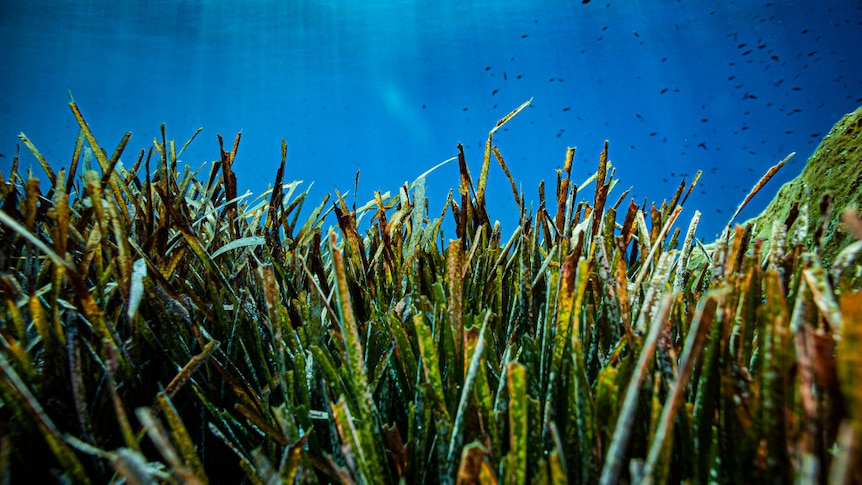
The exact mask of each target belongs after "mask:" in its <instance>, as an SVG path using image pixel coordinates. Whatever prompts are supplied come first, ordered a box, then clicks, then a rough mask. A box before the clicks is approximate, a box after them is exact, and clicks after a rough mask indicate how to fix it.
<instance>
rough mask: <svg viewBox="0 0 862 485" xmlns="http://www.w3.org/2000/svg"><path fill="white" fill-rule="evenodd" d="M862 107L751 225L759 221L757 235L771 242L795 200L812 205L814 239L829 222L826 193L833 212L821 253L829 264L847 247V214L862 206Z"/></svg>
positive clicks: (822, 144) (810, 226) (810, 239)
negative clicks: (843, 220)
mask: <svg viewBox="0 0 862 485" xmlns="http://www.w3.org/2000/svg"><path fill="white" fill-rule="evenodd" d="M860 188H862V107H859V108H857V109H856V110H855V111H853V112H852V113H848V114H846V115H844V117H843V118H841V121H839V122H838V123H837V124H836V125H835V126H834V127H832V130H831V131H830V132H829V134H828V135H826V136H825V137H824V138H823V140H822V141H821V142H820V145H819V146H818V147H817V150H815V151H814V154H813V155H812V156H811V157H810V158H809V159H808V163H807V164H806V165H805V168H804V169H803V170H802V173H801V174H799V176H797V177H796V178H795V179H793V180H791V181H789V182H787V183H785V184H784V185H783V186H782V187H781V189H780V190H779V191H778V194H776V196H775V198H774V199H772V202H770V203H769V206H767V207H766V209H765V210H764V211H763V212H761V213H760V215H758V216H757V217H755V218H753V219H750V220H749V221H747V222H746V224H752V223H756V224H757V226H756V229H755V231H756V232H755V234H754V236H755V237H756V238H760V239H763V240H764V242H765V243H768V240H769V237H770V232H771V230H772V222H773V221H784V220H786V219H787V216H788V214H789V213H790V210H791V208H792V206H793V204H794V202H798V203H799V207H800V209H801V208H802V206H803V205H805V204H807V205H808V231H807V234H808V240H807V241H806V242H807V244H808V245H809V247H813V245H814V243H815V241H813V235H814V233H815V231H816V230H817V227H818V225H820V224H821V221H822V220H823V215H822V214H821V210H820V201H821V198H822V197H823V195H824V194H827V193H828V194H830V195H831V196H832V197H833V210H832V212H831V214H830V215H829V221H828V224H827V225H826V227H825V230H824V232H823V237H822V246H821V247H820V255H821V256H822V258H823V262H824V264H826V265H827V266H828V265H829V264H830V263H831V262H832V260H833V259H834V258H835V256H836V255H837V254H838V252H839V251H841V249H843V248H844V247H846V246H847V244H849V243H850V242H852V238H851V237H850V235H849V234H848V233H847V232H846V231H845V230H844V229H843V228H842V227H841V225H840V217H841V212H842V211H844V209H845V208H846V207H848V206H852V207H856V208H857V209H858V208H859V207H862V190H860Z"/></svg>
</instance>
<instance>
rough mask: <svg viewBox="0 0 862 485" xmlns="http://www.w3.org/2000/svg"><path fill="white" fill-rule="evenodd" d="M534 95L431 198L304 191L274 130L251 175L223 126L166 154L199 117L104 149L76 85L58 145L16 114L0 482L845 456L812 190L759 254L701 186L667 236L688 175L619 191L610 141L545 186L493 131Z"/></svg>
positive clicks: (853, 377)
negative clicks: (71, 145)
mask: <svg viewBox="0 0 862 485" xmlns="http://www.w3.org/2000/svg"><path fill="white" fill-rule="evenodd" d="M529 103H530V102H529V101H527V102H526V103H524V104H522V105H521V106H519V107H518V108H516V109H515V110H513V111H512V112H511V113H509V114H508V115H507V116H506V117H504V118H503V119H501V120H500V121H499V122H498V123H497V124H496V125H495V126H494V127H493V128H492V129H491V130H490V132H489V134H488V139H487V143H486V148H485V154H484V159H483V163H482V166H481V169H480V171H479V178H478V179H476V180H475V183H474V179H473V178H472V177H471V175H470V172H469V170H468V164H467V160H466V157H465V155H464V152H463V149H462V148H461V147H460V145H459V147H458V154H457V156H456V157H453V158H452V159H450V160H447V161H446V162H444V163H448V162H450V161H454V160H457V161H458V164H459V173H460V177H459V180H458V181H454V182H457V189H456V190H457V193H455V194H454V195H453V193H452V192H450V195H449V197H448V198H447V200H446V201H443V203H442V205H440V206H435V204H439V202H440V201H433V200H429V199H428V198H426V196H425V191H424V179H425V177H426V176H427V175H428V174H429V173H430V172H431V171H430V170H429V171H428V172H426V173H424V174H423V175H421V176H420V177H419V178H418V179H417V180H416V181H414V182H413V183H411V184H405V185H404V186H402V187H399V188H393V192H394V193H395V195H392V194H391V193H390V192H386V191H383V192H376V193H375V194H374V198H373V200H371V201H369V202H368V203H367V204H363V205H360V206H359V207H357V205H356V203H355V202H354V204H353V205H352V206H349V205H348V204H347V202H346V201H345V197H344V196H343V194H340V193H336V194H334V197H333V198H332V201H331V200H330V199H331V198H330V196H329V195H327V196H325V198H324V199H323V200H322V201H320V202H319V203H317V204H316V205H315V203H310V204H311V208H310V209H309V211H307V213H304V212H301V211H302V209H303V207H304V206H305V203H306V201H307V200H306V199H307V198H308V194H309V191H308V188H305V189H304V190H302V189H301V188H300V187H301V186H300V184H301V182H299V181H297V182H285V181H284V176H285V174H284V167H285V159H286V156H287V146H286V144H285V143H284V142H282V144H281V160H280V164H273V166H275V167H277V169H276V171H275V177H274V184H273V187H272V188H271V189H270V190H269V191H267V192H265V193H264V194H261V195H260V196H259V197H258V198H256V199H252V197H251V195H250V194H238V193H237V181H236V173H235V172H234V166H233V165H234V160H235V159H236V154H237V151H238V149H239V145H240V136H239V135H237V137H236V138H235V141H234V143H233V145H232V147H231V148H230V150H225V148H224V145H223V141H222V138H221V137H219V152H218V157H217V161H216V162H213V163H212V164H211V165H210V166H209V167H208V169H206V170H205V168H207V167H206V166H202V167H201V168H199V169H198V170H197V171H192V170H191V169H189V168H183V169H182V171H180V170H179V169H178V161H177V156H178V155H179V154H180V153H182V151H183V150H185V148H186V147H187V146H188V145H189V143H190V142H191V141H192V140H193V139H195V138H196V136H197V135H198V133H200V130H198V131H197V132H195V133H194V134H193V135H192V136H191V137H190V138H189V140H188V141H187V142H185V143H184V144H183V145H182V147H181V148H180V150H179V152H178V151H177V149H176V143H175V142H174V141H172V140H169V139H168V138H167V134H166V130H165V128H164V126H162V129H161V132H160V135H161V136H160V139H155V140H153V144H152V145H151V146H150V147H149V148H148V149H147V150H144V149H142V150H141V151H140V152H139V153H138V154H137V155H136V156H135V160H136V161H135V163H134V164H133V165H132V166H131V167H130V168H128V169H127V168H125V167H124V165H123V164H122V163H120V157H121V156H122V155H123V153H124V151H125V149H126V147H127V146H128V144H129V141H130V134H127V135H125V136H124V137H123V138H122V139H121V140H120V141H119V143H118V145H117V147H116V148H115V149H114V150H107V149H105V148H104V147H103V146H101V145H99V144H98V142H97V139H96V137H95V135H94V133H93V132H92V131H91V130H90V128H89V126H88V125H87V123H86V121H85V118H84V116H83V114H82V112H81V110H80V109H79V108H78V106H77V105H76V104H75V103H74V101H73V102H71V103H70V107H71V110H72V114H73V116H74V118H75V119H76V121H77V123H78V125H79V127H80V135H79V136H78V139H77V141H76V146H75V150H74V155H73V159H72V160H71V161H70V163H69V169H68V170H65V169H60V170H58V171H57V172H56V173H55V172H54V171H53V170H52V169H51V165H50V164H49V163H48V162H47V161H46V160H45V159H44V157H42V156H41V154H40V153H39V151H38V149H37V148H36V146H35V145H34V144H33V143H32V142H31V141H30V140H29V139H28V138H27V137H26V136H24V135H23V134H22V135H21V140H22V142H23V143H24V145H25V147H26V148H27V150H29V151H30V152H31V153H32V154H33V156H34V157H35V159H36V160H37V161H38V165H39V167H40V168H41V169H43V171H44V172H45V173H46V180H44V181H42V182H41V183H40V182H39V180H38V179H37V177H36V176H35V175H34V174H33V173H32V172H31V171H29V170H28V171H27V172H26V173H23V174H22V173H20V167H21V163H20V161H19V156H20V154H18V155H16V156H15V157H14V160H13V162H12V165H11V170H10V171H9V172H8V173H0V296H2V299H3V304H2V306H0V399H2V401H0V479H2V480H4V481H5V482H7V483H9V482H37V481H44V480H56V479H58V478H59V479H62V480H68V481H71V482H76V483H113V482H123V481H125V482H129V483H180V482H183V483H185V482H196V483H208V482H214V483H221V482H224V483H236V482H239V481H242V480H247V481H248V482H250V483H259V484H263V483H270V482H273V481H284V482H287V483H329V482H343V483H398V482H403V483H432V484H433V483H444V484H446V483H488V484H493V483H515V484H520V483H558V484H561V483H594V482H598V481H601V482H602V483H649V482H658V483H662V482H682V481H688V482H690V483H707V482H712V481H717V482H725V483H743V482H764V483H765V482H789V481H798V482H800V483H814V482H825V481H833V482H834V483H862V475H860V471H859V470H860V469H862V462H860V458H862V455H860V454H862V451H860V450H862V445H860V433H862V406H860V405H859V404H860V403H862V374H860V373H862V353H860V351H859V350H860V345H862V293H860V291H859V289H858V288H855V287H854V286H853V284H851V282H852V281H858V278H857V275H858V273H859V271H860V269H859V262H858V261H859V260H858V258H859V252H860V251H862V244H860V243H859V242H858V241H857V242H855V243H852V244H849V245H848V246H847V247H846V248H845V249H844V250H843V252H841V253H840V254H839V255H838V257H836V258H835V263H834V265H833V266H832V267H831V268H823V267H821V264H820V262H819V261H820V259H819V257H818V255H819V251H820V245H821V244H822V243H821V237H813V236H814V235H813V234H812V235H809V234H808V232H807V231H808V228H807V226H808V224H807V219H806V217H807V216H806V214H808V212H811V211H816V210H818V208H816V207H804V206H801V207H799V213H800V216H799V217H794V218H792V219H791V218H789V219H788V221H786V222H787V225H784V224H781V223H780V222H776V223H775V226H774V227H773V230H772V234H773V237H772V240H773V241H774V242H775V241H777V242H778V244H772V245H771V247H770V249H769V252H768V253H767V254H763V253H761V244H760V243H759V241H757V240H752V237H751V235H752V232H753V231H752V229H751V228H750V227H743V226H735V227H730V226H729V229H728V230H727V231H725V232H724V234H723V235H722V237H721V238H720V239H719V240H718V241H699V240H697V238H696V237H694V234H695V231H696V228H697V224H698V220H699V212H697V211H693V210H692V211H691V214H692V215H691V216H690V217H691V223H690V224H687V228H688V229H687V231H686V234H685V237H684V238H683V239H682V240H680V235H681V228H680V227H679V226H677V224H678V220H679V219H680V218H681V217H683V215H684V214H687V213H688V212H686V210H684V209H683V207H682V205H681V204H684V203H685V202H686V200H687V198H688V195H689V194H690V193H691V192H692V190H693V188H694V187H695V185H696V184H697V183H698V180H699V178H700V173H699V172H698V174H697V175H696V176H695V178H694V180H693V182H691V183H690V184H688V183H686V181H684V180H683V181H681V183H680V184H679V186H678V188H677V189H676V190H675V192H674V193H673V194H669V198H668V199H667V200H665V201H662V202H661V203H660V204H658V205H656V204H651V205H650V206H646V205H644V206H641V205H638V204H636V203H635V202H634V201H630V202H629V203H628V204H627V205H626V206H621V204H622V203H623V202H624V198H625V197H626V195H627V193H628V191H624V192H622V193H621V194H619V195H618V194H616V193H615V192H614V189H615V187H616V185H617V184H618V178H617V174H616V172H615V169H614V168H613V166H612V163H611V159H610V148H609V144H608V143H607V142H606V143H605V144H604V146H603V147H602V149H601V152H600V154H599V156H598V163H597V171H596V172H595V173H592V174H577V173H573V171H572V167H573V164H572V161H573V159H574V157H575V155H576V152H575V150H574V149H569V150H568V151H567V153H565V154H561V155H564V160H565V162H564V166H563V169H562V170H559V171H558V172H557V173H556V174H553V173H551V174H549V176H552V177H554V178H555V184H556V185H555V188H554V191H553V192H552V193H551V194H550V195H549V197H548V198H547V199H546V196H545V188H544V183H543V184H542V185H540V186H539V188H538V193H537V194H536V197H537V198H538V200H539V204H538V207H537V208H536V209H535V211H533V209H532V206H531V205H530V204H529V203H528V202H527V201H528V200H531V199H533V196H532V195H531V194H526V193H522V192H521V191H520V189H519V188H518V186H517V184H516V182H515V180H516V178H515V176H513V174H512V173H511V171H510V169H509V167H508V166H507V165H506V162H505V159H504V151H503V150H501V149H500V148H499V147H498V146H497V145H496V144H495V141H496V140H495V138H494V137H495V135H496V136H501V132H500V131H499V128H500V127H502V126H503V125H504V124H506V123H507V122H508V121H510V120H511V119H512V118H514V117H515V116H517V115H518V114H519V112H521V111H522V110H523V109H524V108H525V107H526V106H528V105H529ZM583 151H584V150H581V152H583ZM108 154H110V156H109V155H108ZM492 157H493V159H494V160H495V161H496V162H497V164H498V165H499V166H500V169H501V170H502V171H503V173H504V174H505V175H506V177H507V180H508V181H509V185H510V186H511V191H512V196H513V199H514V205H513V206H512V207H513V210H517V211H518V213H517V220H518V224H517V227H515V228H513V229H512V230H511V231H510V232H509V233H508V234H504V232H503V230H502V229H501V228H500V226H499V225H496V224H492V223H491V221H493V220H494V219H493V218H492V217H491V215H490V214H489V213H488V208H487V207H486V203H485V194H486V192H487V190H488V187H487V181H488V174H489V171H490V170H491V159H492ZM788 158H789V157H788ZM786 161H787V159H785V160H784V161H782V162H780V163H779V164H778V165H776V166H775V167H773V169H770V172H768V173H767V175H765V176H764V178H763V179H762V180H761V182H759V183H758V184H757V186H755V187H754V188H753V189H752V191H751V192H750V193H749V195H748V196H747V197H746V199H745V200H744V201H743V202H742V204H740V208H741V207H742V206H744V205H745V204H746V203H748V202H749V201H750V200H751V198H753V197H754V196H755V195H756V194H757V192H758V191H759V190H760V189H761V188H762V187H763V185H764V184H765V183H766V181H767V180H768V179H769V177H771V175H773V174H774V172H775V171H776V170H777V169H778V168H780V166H781V165H783V164H784V163H785V162H786ZM440 165H442V164H440ZM440 165H438V167H439V166H440ZM435 168H436V167H435ZM432 170H433V169H432ZM581 176H583V177H584V178H585V180H584V182H583V183H581V184H580V185H577V184H575V183H574V180H573V177H579V178H580V177H581ZM43 190H45V192H43ZM609 197H613V198H612V199H610V200H609ZM612 202H613V203H612ZM438 207H439V208H438ZM620 207H622V208H623V209H624V210H621V209H620ZM618 210H619V212H618ZM822 210H832V208H831V206H828V204H827V205H824V206H823V208H822ZM734 217H735V216H734ZM842 217H843V220H844V221H845V222H844V223H845V224H846V226H847V227H848V230H849V231H850V232H851V233H852V234H854V237H856V238H858V237H859V230H858V228H859V227H860V220H859V216H858V213H857V212H856V211H855V210H853V209H849V210H846V211H844V212H843V216H842ZM333 218H334V219H333ZM333 220H334V224H333ZM444 222H445V224H444ZM730 222H732V220H731V221H730ZM788 225H789V227H787V226H788ZM448 227H452V228H454V234H446V233H445V230H446V228H448ZM854 278H856V279H854Z"/></svg>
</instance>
